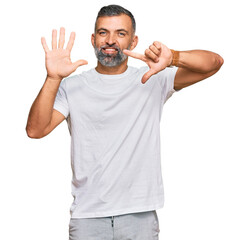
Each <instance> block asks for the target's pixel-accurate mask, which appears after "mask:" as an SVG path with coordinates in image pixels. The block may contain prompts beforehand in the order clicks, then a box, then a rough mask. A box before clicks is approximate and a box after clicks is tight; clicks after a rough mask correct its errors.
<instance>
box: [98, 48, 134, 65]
mask: <svg viewBox="0 0 249 240" xmlns="http://www.w3.org/2000/svg"><path fill="white" fill-rule="evenodd" d="M107 47H115V48H116V50H117V53H116V54H105V53H103V52H102V51H101V50H102V49H103V48H107ZM127 49H128V50H129V49H130V45H129V47H128V48H127ZM94 51H95V55H96V57H97V59H98V60H99V62H100V63H101V64H102V65H104V66H107V67H116V66H118V65H120V64H121V63H122V62H124V61H125V60H126V59H127V57H128V56H127V55H125V54H124V53H123V52H122V51H121V50H120V48H119V47H117V46H113V45H110V46H108V45H105V46H102V47H100V48H99V49H98V48H97V47H96V45H94Z"/></svg>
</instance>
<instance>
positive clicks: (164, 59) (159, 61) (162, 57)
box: [123, 41, 173, 83]
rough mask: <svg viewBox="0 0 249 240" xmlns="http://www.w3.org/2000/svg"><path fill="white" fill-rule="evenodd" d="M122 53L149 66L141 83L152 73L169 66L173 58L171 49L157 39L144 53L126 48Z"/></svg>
mask: <svg viewBox="0 0 249 240" xmlns="http://www.w3.org/2000/svg"><path fill="white" fill-rule="evenodd" d="M123 53H124V54H126V55H128V56H130V57H133V58H137V59H140V60H142V61H144V62H145V63H146V64H147V65H148V66H149V68H150V70H149V71H148V72H147V73H145V74H144V75H143V77H142V83H145V82H146V81H147V80H148V79H149V78H150V77H151V76H152V75H154V74H156V73H158V72H160V71H162V70H163V69H165V68H166V67H168V66H170V65H171V62H172V58H173V56H172V52H171V50H170V49H169V48H168V47H167V46H165V45H164V44H162V43H160V42H158V41H155V42H154V43H153V44H152V45H150V47H149V48H148V49H146V50H145V52H144V54H140V53H135V52H132V51H130V50H127V49H124V50H123Z"/></svg>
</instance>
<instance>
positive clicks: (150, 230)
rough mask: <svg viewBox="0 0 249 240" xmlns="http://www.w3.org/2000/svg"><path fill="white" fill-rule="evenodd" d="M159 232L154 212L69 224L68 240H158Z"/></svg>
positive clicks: (82, 219)
mask: <svg viewBox="0 0 249 240" xmlns="http://www.w3.org/2000/svg"><path fill="white" fill-rule="evenodd" d="M159 232H160V229H159V221H158V217H157V213H156V210H153V211H148V212H138V213H131V214H124V215H118V216H110V217H100V218H71V219H70V223H69V240H158V239H159V238H158V235H159Z"/></svg>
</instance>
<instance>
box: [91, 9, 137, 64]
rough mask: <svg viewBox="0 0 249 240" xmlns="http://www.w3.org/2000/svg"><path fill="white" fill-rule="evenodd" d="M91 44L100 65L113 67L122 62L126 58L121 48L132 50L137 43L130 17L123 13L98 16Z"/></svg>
mask: <svg viewBox="0 0 249 240" xmlns="http://www.w3.org/2000/svg"><path fill="white" fill-rule="evenodd" d="M92 44H93V47H94V50H95V54H96V57H97V58H98V60H99V62H100V63H101V64H102V65H104V66H109V67H114V66H118V65H120V64H121V63H123V62H124V61H125V60H126V59H127V55H125V54H124V53H123V49H130V50H132V49H133V48H134V47H135V46H136V44H137V37H136V36H134V33H133V28H132V22H131V19H130V17H129V16H127V15H125V14H122V15H120V16H111V17H109V16H105V17H99V18H98V20H97V22H96V31H95V34H93V35H92Z"/></svg>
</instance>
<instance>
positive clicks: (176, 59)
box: [170, 49, 180, 67]
mask: <svg viewBox="0 0 249 240" xmlns="http://www.w3.org/2000/svg"><path fill="white" fill-rule="evenodd" d="M170 51H171V53H172V61H171V64H170V67H173V66H175V67H178V63H179V53H180V51H176V50H173V49H170Z"/></svg>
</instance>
